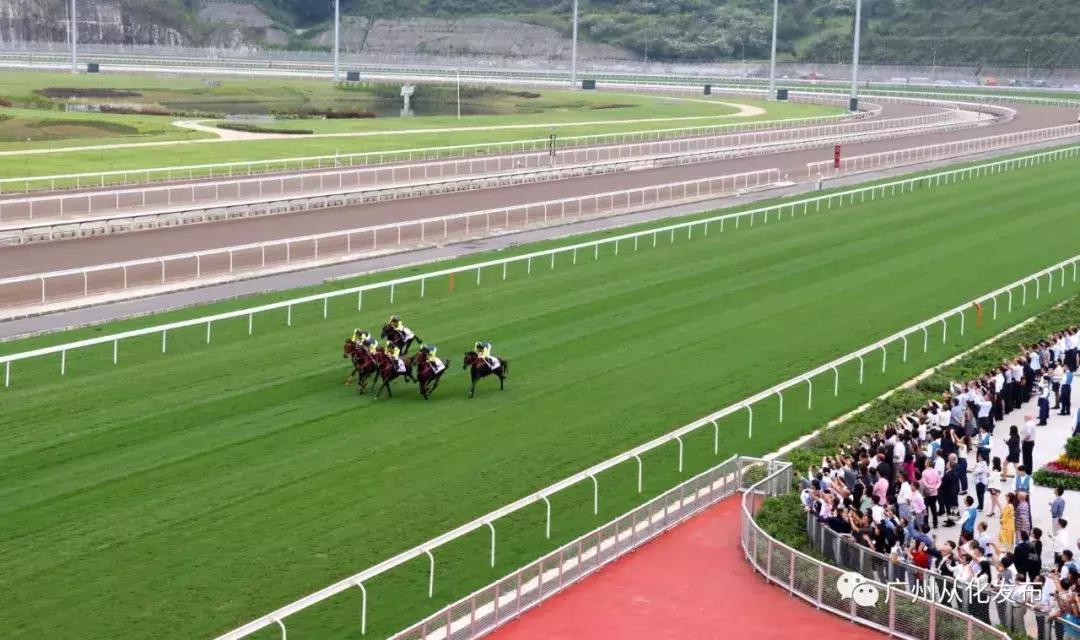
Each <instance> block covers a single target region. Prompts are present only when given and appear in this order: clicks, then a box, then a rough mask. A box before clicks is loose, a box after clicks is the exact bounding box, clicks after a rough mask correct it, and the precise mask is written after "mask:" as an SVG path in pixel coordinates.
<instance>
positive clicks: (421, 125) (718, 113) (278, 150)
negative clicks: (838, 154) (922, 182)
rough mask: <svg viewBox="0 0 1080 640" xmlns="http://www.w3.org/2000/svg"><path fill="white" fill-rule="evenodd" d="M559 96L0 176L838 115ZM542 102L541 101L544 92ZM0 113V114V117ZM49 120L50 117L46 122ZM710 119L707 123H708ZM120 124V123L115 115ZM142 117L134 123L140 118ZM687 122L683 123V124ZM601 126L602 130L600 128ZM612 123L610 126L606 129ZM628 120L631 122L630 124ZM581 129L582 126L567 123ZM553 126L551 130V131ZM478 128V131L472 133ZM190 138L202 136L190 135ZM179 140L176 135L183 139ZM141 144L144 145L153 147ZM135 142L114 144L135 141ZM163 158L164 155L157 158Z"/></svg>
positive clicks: (14, 159)
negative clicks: (494, 109)
mask: <svg viewBox="0 0 1080 640" xmlns="http://www.w3.org/2000/svg"><path fill="white" fill-rule="evenodd" d="M549 93H555V94H559V93H563V94H566V102H565V104H566V105H567V106H565V107H553V108H552V109H550V110H546V111H543V112H540V113H533V114H518V115H492V116H463V117H462V119H461V120H458V119H457V118H453V117H446V116H437V117H417V118H409V119H401V118H376V119H372V120H355V121H311V120H289V121H282V123H281V126H283V127H290V128H291V127H299V128H304V129H318V132H319V133H328V134H333V133H344V132H349V131H354V132H363V131H371V132H377V133H378V135H373V136H333V135H331V136H330V137H325V138H302V137H292V138H288V139H278V140H246V141H235V142H202V143H196V144H183V145H171V144H167V145H162V146H157V145H155V146H151V147H127V148H124V147H121V148H113V149H95V150H86V151H59V150H58V151H55V152H52V153H48V154H37V155H33V156H18V155H14V156H0V177H22V176H41V175H57V174H66V173H89V172H94V171H114V170H121V169H136V168H155V167H162V166H175V165H191V164H212V163H221V162H243V161H249V160H270V159H281V158H295V157H298V156H314V155H333V154H337V153H340V154H348V153H363V152H369V151H393V150H399V149H414V148H426V147H435V146H452V145H461V144H483V143H489V142H506V141H513V140H530V139H543V138H546V137H547V136H548V135H549V134H550V133H551V132H552V129H554V130H555V132H556V133H557V134H558V135H560V136H579V135H591V134H607V133H624V132H633V131H651V130H656V129H671V128H678V127H694V126H709V125H727V124H738V123H746V122H755V121H762V120H776V119H788V118H805V117H815V116H822V115H834V114H838V113H841V112H840V110H838V109H835V108H833V107H826V106H821V105H805V104H775V103H769V104H766V103H764V102H762V101H754V100H741V99H740V100H738V102H739V103H740V104H748V105H753V106H761V107H763V108H765V109H766V110H767V113H766V114H764V115H762V116H754V117H746V118H742V117H737V118H736V117H731V115H730V114H731V113H732V112H733V111H734V110H733V109H732V108H730V107H727V106H724V105H717V104H709V103H706V102H674V101H671V100H664V99H662V98H657V97H653V96H624V95H622V94H620V95H606V96H605V95H604V94H595V95H592V96H590V98H592V99H597V100H601V101H603V100H607V101H609V102H610V101H617V102H618V103H619V104H627V105H633V106H626V107H620V108H612V109H592V108H590V107H589V104H591V103H590V102H588V101H585V102H571V100H577V99H578V98H579V96H580V94H572V95H571V94H569V93H568V92H549ZM545 95H548V94H547V93H546V94H545ZM2 111H3V110H0V112H2ZM51 115H52V114H50V117H51ZM713 116H715V117H713ZM121 117H123V116H121ZM140 117H142V116H140ZM684 118H691V119H684ZM601 121H604V122H606V123H601ZM608 121H612V122H608ZM631 121H632V122H631ZM573 123H584V124H573ZM522 124H524V125H528V124H533V125H535V126H534V127H525V128H513V129H492V128H486V129H485V127H496V126H503V125H522ZM553 124H554V126H552V125H553ZM477 127H479V129H477ZM437 128H463V129H464V130H461V131H442V132H431V131H425V129H437ZM191 133H192V134H194V135H193V136H192V137H198V136H200V135H202V134H198V133H196V132H191ZM185 135H186V134H182V135H178V137H184V136H185ZM153 140H154V138H148V139H147V140H146V141H153ZM139 141H142V140H141V139H140V138H138V137H137V136H133V137H131V138H126V139H124V140H122V141H118V140H115V139H114V140H106V141H105V142H139ZM41 144H42V145H44V146H50V147H53V148H62V147H70V146H83V145H85V144H88V142H87V141H85V140H69V141H67V142H64V141H55V140H54V141H51V142H47V143H41ZM34 146H39V145H34V144H29V145H28V144H26V143H23V144H22V145H16V144H14V143H9V144H0V150H4V151H11V150H18V149H21V148H32V147H34ZM163 152H167V153H166V156H165V159H163Z"/></svg>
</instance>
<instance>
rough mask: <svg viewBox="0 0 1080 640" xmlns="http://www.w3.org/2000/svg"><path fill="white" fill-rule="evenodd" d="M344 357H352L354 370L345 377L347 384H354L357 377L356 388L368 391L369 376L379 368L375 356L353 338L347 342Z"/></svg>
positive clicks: (360, 390) (361, 391)
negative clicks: (358, 345) (354, 378)
mask: <svg viewBox="0 0 1080 640" xmlns="http://www.w3.org/2000/svg"><path fill="white" fill-rule="evenodd" d="M341 357H343V358H351V359H352V365H353V370H352V373H350V374H349V377H348V378H346V379H345V386H346V387H347V386H349V385H350V384H352V381H353V377H354V376H355V377H356V390H357V391H359V392H360V393H364V392H365V391H367V382H368V378H370V377H371V374H373V373H375V372H376V371H377V370H378V368H379V367H378V364H376V362H375V358H374V356H372V355H371V353H369V352H368V350H367V349H364V348H363V347H357V346H356V344H355V343H354V342H353V341H352V340H347V341H346V342H345V347H344V353H343V354H342V355H341Z"/></svg>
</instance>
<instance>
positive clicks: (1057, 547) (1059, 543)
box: [1054, 527, 1072, 553]
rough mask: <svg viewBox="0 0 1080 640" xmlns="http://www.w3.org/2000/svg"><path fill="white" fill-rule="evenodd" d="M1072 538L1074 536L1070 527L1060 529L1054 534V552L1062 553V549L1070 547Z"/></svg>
mask: <svg viewBox="0 0 1080 640" xmlns="http://www.w3.org/2000/svg"><path fill="white" fill-rule="evenodd" d="M1071 538H1072V536H1070V535H1069V528H1068V527H1065V528H1063V529H1059V530H1058V532H1057V533H1055V534H1054V553H1061V552H1062V551H1064V550H1066V549H1068V548H1069V540H1070V539H1071Z"/></svg>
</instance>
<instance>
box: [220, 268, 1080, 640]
mask: <svg viewBox="0 0 1080 640" xmlns="http://www.w3.org/2000/svg"><path fill="white" fill-rule="evenodd" d="M1078 262H1080V255H1076V256H1073V257H1072V258H1069V259H1067V260H1063V261H1062V262H1059V263H1057V264H1055V265H1053V266H1051V267H1048V268H1046V269H1043V270H1041V271H1038V272H1036V273H1033V274H1031V275H1029V276H1027V277H1026V278H1022V279H1020V280H1017V281H1016V282H1013V283H1011V284H1008V285H1006V286H1004V287H1001V288H1000V289H996V290H994V291H991V292H989V293H986V294H984V295H982V296H979V297H977V298H975V299H973V300H970V301H968V302H965V303H964V304H962V305H960V306H957V307H954V308H952V309H950V310H948V311H946V312H944V313H941V314H938V315H936V316H934V317H933V318H930V319H928V320H925V321H923V322H921V323H919V324H916V325H913V326H910V327H908V328H906V329H903V330H902V331H899V332H897V333H894V334H893V335H891V336H888V337H887V338H884V339H882V340H878V341H877V342H875V343H873V344H870V345H867V346H865V347H863V348H862V349H859V350H858V351H854V352H852V353H849V354H847V355H844V356H841V357H839V358H837V359H835V360H833V361H831V362H827V363H825V364H823V365H821V366H819V367H817V368H815V369H812V370H810V371H807V372H805V373H803V374H800V375H798V376H795V377H794V378H791V379H790V380H786V381H784V382H781V383H780V384H777V385H775V386H772V387H769V388H768V389H764V390H762V391H760V392H758V393H756V394H754V395H752V396H750V397H748V398H745V399H743V400H742V401H740V402H737V403H735V404H731V405H728V406H727V407H724V408H723V409H721V410H719V411H717V412H715V413H712V414H710V415H708V416H705V417H704V418H701V419H699V420H695V421H694V422H691V423H690V424H688V425H686V426H684V427H681V428H679V429H676V430H675V431H672V432H670V433H668V434H666V435H663V436H660V437H659V438H656V439H654V440H651V441H649V442H647V443H645V444H642V445H640V446H638V447H635V448H634V449H631V450H629V451H626V452H623V453H621V454H619V455H617V456H615V457H613V458H609V459H608V460H605V461H604V462H601V463H599V464H597V465H594V466H592V467H590V468H588V469H585V470H584V471H580V472H578V473H576V474H574V475H572V476H570V477H568V478H565V479H563V480H561V481H559V482H556V483H555V484H553V485H551V486H549V487H546V488H544V489H541V490H540V491H537V492H536V493H533V494H531V495H528V496H525V497H523V498H521V499H519V500H517V501H515V502H512V503H510V504H508V505H505V506H503V507H501V508H499V509H496V510H495V511H492V512H491V513H488V514H486V515H483V516H480V517H479V518H476V519H474V520H472V521H471V522H468V523H466V524H463V525H461V526H459V527H457V528H456V529H453V530H452V531H448V532H446V533H444V534H442V535H440V536H438V537H436V538H433V539H431V540H429V541H427V542H425V543H423V544H421V545H419V546H416V547H413V548H412V549H409V550H407V551H403V552H401V553H399V554H397V555H395V556H393V557H391V558H388V559H387V560H384V561H383V562H380V563H379V564H377V565H374V566H372V567H369V568H368V569H365V570H363V571H361V572H359V573H356V574H353V575H351V576H349V577H346V578H343V579H342V580H339V581H337V582H335V583H333V584H331V585H329V586H327V587H325V588H323V589H320V590H319V591H316V592H314V593H312V594H309V595H307V596H305V597H303V598H301V599H299V600H297V601H295V602H293V603H290V604H287V605H285V606H283V607H281V608H279V609H276V610H275V611H272V612H271V613H268V614H266V615H264V616H261V617H259V618H256V619H255V620H252V621H251V622H249V623H247V624H245V625H243V626H240V627H237V628H236V629H233V630H232V631H229V632H228V633H224V634H222V635H220V636H218V638H217V640H240V638H245V637H247V636H249V635H251V634H253V633H255V632H256V631H259V630H261V629H265V628H267V627H271V626H274V625H277V626H278V627H279V628H280V629H281V637H282V640H285V639H286V631H285V622H284V620H285V619H286V618H287V617H288V616H290V615H293V614H295V613H297V612H299V611H303V610H304V609H307V608H308V607H311V606H313V605H315V604H318V603H320V602H322V601H324V600H327V599H329V598H332V597H333V596H335V595H337V594H339V593H343V592H345V591H348V590H350V589H360V591H361V592H362V593H363V594H364V595H365V598H364V600H365V603H366V590H365V589H364V588H363V584H364V582H366V581H368V580H370V579H371V578H374V577H375V576H378V575H381V574H383V573H386V572H387V571H389V570H391V569H393V568H395V567H397V566H400V565H402V564H404V563H406V562H409V561H411V560H414V559H417V558H422V557H425V556H426V557H427V558H428V561H429V580H428V593H429V596H430V595H431V594H433V593H434V584H435V556H434V554H433V553H432V552H433V551H434V550H435V549H437V548H438V547H440V546H442V545H444V544H446V543H448V542H451V541H453V540H456V539H458V538H460V537H462V536H465V535H467V534H469V533H471V532H473V531H478V530H481V529H490V530H491V532H492V537H491V540H492V553H494V541H495V535H494V532H495V523H496V522H497V521H498V520H499V519H500V518H502V517H504V516H506V515H508V514H511V513H514V512H515V511H518V510H520V509H522V508H524V507H527V506H529V505H532V504H537V503H540V502H543V503H544V505H545V507H546V513H547V520H546V521H547V522H548V523H550V521H551V502H550V496H552V495H554V494H556V493H558V492H559V491H562V490H563V489H566V488H568V487H571V486H573V485H576V484H578V483H581V482H586V481H588V482H591V483H592V485H593V507H594V508H593V512H594V513H597V512H598V511H599V502H598V501H599V480H598V479H597V475H598V474H600V473H601V472H603V471H606V470H608V469H611V468H613V467H616V466H618V465H620V464H623V463H627V462H636V463H637V465H638V466H637V469H638V483H639V484H638V486H639V487H640V486H641V482H642V478H643V474H644V465H642V464H641V456H642V454H644V453H646V452H648V451H651V450H653V449H656V448H658V447H661V446H664V445H668V444H671V443H676V444H678V445H679V449H678V451H679V463H678V464H679V470H680V471H681V470H682V468H683V464H682V462H683V456H682V452H683V444H682V442H683V440H682V439H683V438H684V437H685V436H687V435H688V434H690V433H693V432H695V431H697V430H699V429H703V428H706V427H710V426H711V427H712V428H713V453H714V454H718V453H719V449H720V427H719V424H718V422H717V421H719V420H721V419H723V418H726V417H728V416H732V415H736V414H739V413H743V412H745V413H746V416H747V431H748V436H749V437H750V438H751V439H752V438H753V433H754V405H755V404H757V403H759V402H761V401H763V400H768V399H772V398H775V397H776V396H780V397H781V398H783V393H784V392H785V391H788V390H791V389H794V388H799V389H802V388H805V389H806V391H807V397H808V402H809V403H811V404H812V402H813V394H814V380H815V378H818V377H819V376H824V375H828V374H832V376H831V378H832V380H830V382H832V383H833V395H838V394H839V389H840V372H839V367H841V366H843V365H845V364H849V363H854V362H858V363H859V382H860V384H861V383H862V381H863V370H864V365H865V360H866V358H867V357H869V356H872V355H875V354H880V355H881V368H882V371H885V370H886V366H887V362H888V360H887V356H888V348H889V347H890V346H894V345H896V344H897V343H902V345H903V355H902V360H903V361H906V360H907V348H908V338H909V337H911V336H916V335H921V336H922V337H923V351H924V352H926V351H927V350H928V349H929V331H930V329H937V328H938V327H940V328H941V329H942V331H943V337H944V336H945V332H947V330H948V326H949V320H954V324H955V321H956V320H959V332H960V334H961V335H963V334H964V331H965V325H966V314H967V313H968V312H969V311H970V310H971V309H972V307H973V305H976V304H986V303H990V302H992V303H993V307H994V317H995V318H996V317H997V307H998V298H1001V297H1005V296H1008V303H1009V310H1010V311H1011V310H1012V306H1013V304H1012V303H1013V290H1015V289H1018V288H1023V291H1024V298H1023V304H1025V305H1026V303H1027V291H1028V286H1029V285H1032V284H1034V285H1035V286H1036V297H1038V295H1039V285H1040V283H1041V281H1042V279H1043V278H1046V279H1047V286H1048V287H1052V286H1053V284H1052V283H1053V281H1054V279H1055V278H1056V277H1057V276H1058V274H1059V273H1060V280H1061V283H1060V285H1059V288H1063V287H1064V286H1065V270H1066V268H1069V267H1071V268H1072V270H1073V275H1072V279H1071V282H1072V283H1073V284H1075V283H1076V280H1077V276H1076V265H1077V263H1078ZM1051 291H1052V289H1051ZM1048 293H1049V291H1048ZM972 313H974V312H972ZM778 421H779V422H783V414H782V413H781V414H780V416H779V418H778ZM365 609H366V606H365Z"/></svg>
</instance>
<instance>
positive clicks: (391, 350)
mask: <svg viewBox="0 0 1080 640" xmlns="http://www.w3.org/2000/svg"><path fill="white" fill-rule="evenodd" d="M386 357H388V358H390V360H391V361H392V362H394V363H395V364H396V365H397V372H398V373H405V361H404V360H402V359H401V349H398V348H397V347H396V346H394V345H392V344H389V345H386Z"/></svg>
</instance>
